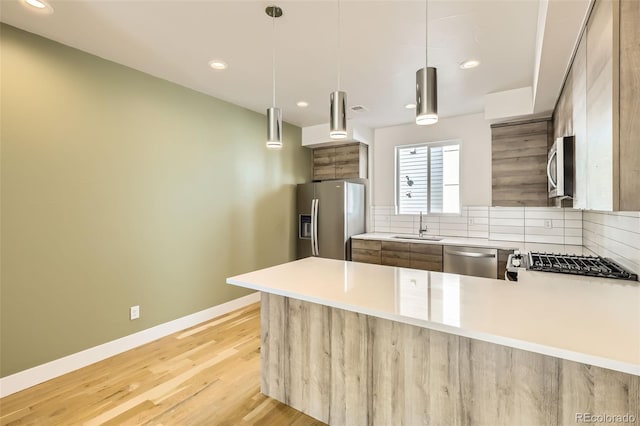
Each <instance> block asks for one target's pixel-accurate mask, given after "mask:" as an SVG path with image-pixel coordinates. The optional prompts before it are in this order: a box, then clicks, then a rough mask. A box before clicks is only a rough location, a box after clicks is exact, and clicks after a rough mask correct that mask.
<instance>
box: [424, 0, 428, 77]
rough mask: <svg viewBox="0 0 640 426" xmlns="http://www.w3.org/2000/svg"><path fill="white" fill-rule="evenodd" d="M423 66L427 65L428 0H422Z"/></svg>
mask: <svg viewBox="0 0 640 426" xmlns="http://www.w3.org/2000/svg"><path fill="white" fill-rule="evenodd" d="M424 67H425V68H427V67H429V0H424Z"/></svg>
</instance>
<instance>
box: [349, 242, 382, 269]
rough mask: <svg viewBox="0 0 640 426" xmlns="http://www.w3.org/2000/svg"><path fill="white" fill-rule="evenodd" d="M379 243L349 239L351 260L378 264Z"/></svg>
mask: <svg viewBox="0 0 640 426" xmlns="http://www.w3.org/2000/svg"><path fill="white" fill-rule="evenodd" d="M381 243H382V242H381V241H376V240H357V239H351V260H352V261H354V262H363V263H375V264H377V265H379V264H380V248H381Z"/></svg>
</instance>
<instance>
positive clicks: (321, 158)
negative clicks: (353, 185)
mask: <svg viewBox="0 0 640 426" xmlns="http://www.w3.org/2000/svg"><path fill="white" fill-rule="evenodd" d="M367 158H368V149H367V146H366V145H365V144H361V143H352V144H348V145H340V146H330V147H322V148H314V149H313V179H314V180H329V179H358V178H362V179H366V178H367V176H368V174H367V164H368V162H367Z"/></svg>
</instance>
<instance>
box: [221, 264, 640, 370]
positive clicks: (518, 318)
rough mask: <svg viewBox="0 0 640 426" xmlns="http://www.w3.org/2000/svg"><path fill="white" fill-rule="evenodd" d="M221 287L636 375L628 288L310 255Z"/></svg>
mask: <svg viewBox="0 0 640 426" xmlns="http://www.w3.org/2000/svg"><path fill="white" fill-rule="evenodd" d="M227 283H229V284H233V285H237V286H240V287H246V288H250V289H254V290H259V291H263V292H267V293H273V294H277V295H281V296H287V297H292V298H295V299H300V300H304V301H308V302H313V303H319V304H322V305H326V306H331V307H335V308H339V309H345V310H348V311H353V312H359V313H363V314H366V315H371V316H375V317H380V318H385V319H389V320H393V321H399V322H403V323H408V324H413V325H417V326H420V327H425V328H430V329H434V330H439V331H443V332H446V333H451V334H456V335H460V336H465V337H470V338H473V339H478V340H483V341H487V342H491V343H497V344H500V345H505V346H510V347H513V348H518V349H524V350H527V351H531V352H537V353H541V354H544V355H550V356H554V357H558V358H563V359H567V360H571V361H577V362H581V363H585V364H591V365H595V366H598V367H604V368H608V369H611V370H617V371H621V372H624V373H630V374H634V375H640V285H639V284H638V282H629V281H619V280H609V279H601V278H590V277H578V276H571V275H563V274H553V273H544V272H531V271H524V270H523V271H521V272H520V273H519V275H518V282H516V283H512V282H508V281H501V280H494V279H489V278H478V277H470V276H464V275H456V274H445V273H439V272H430V271H421V270H416V269H408V268H397V267H392V266H381V265H371V264H367V263H359V262H349V261H341V260H332V259H323V258H317V257H310V258H306V259H302V260H297V261H294V262H289V263H285V264H282V265H278V266H274V267H271V268H267V269H262V270H259V271H255V272H250V273H247V274H243V275H237V276H235V277H231V278H228V279H227Z"/></svg>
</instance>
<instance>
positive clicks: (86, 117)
mask: <svg viewBox="0 0 640 426" xmlns="http://www.w3.org/2000/svg"><path fill="white" fill-rule="evenodd" d="M0 31H1V34H0V36H1V37H0V38H1V45H0V55H1V57H0V62H1V70H0V71H1V74H0V76H1V77H0V78H1V87H0V90H1V93H0V95H1V104H0V108H1V109H0V114H1V115H0V119H1V134H0V135H1V139H2V140H1V143H2V145H1V146H2V151H1V154H2V156H1V191H2V193H1V202H2V205H1V226H2V228H1V244H2V246H1V249H2V259H1V260H2V264H1V280H2V282H1V333H2V334H1V353H0V356H1V358H0V363H1V369H0V376H3V377H4V376H7V375H9V374H12V373H15V372H18V371H21V370H24V369H27V368H30V367H33V366H35V365H39V364H42V363H44V362H47V361H51V360H54V359H57V358H59V357H62V356H65V355H69V354H72V353H75V352H77V351H80V350H83V349H86V348H89V347H92V346H95V345H98V344H101V343H105V342H108V341H110V340H113V339H116V338H119V337H122V336H126V335H128V334H131V333H134V332H137V331H140V330H143V329H145V328H149V327H152V326H154V325H157V324H161V323H164V322H167V321H170V320H173V319H175V318H179V317H182V316H184V315H188V314H191V313H193V312H197V311H200V310H202V309H206V308H208V307H211V306H214V305H217V304H220V303H223V302H226V301H229V300H231V299H234V298H237V297H240V296H243V295H245V294H248V293H249V292H248V291H245V290H242V289H239V288H237V287H232V286H228V285H226V284H225V278H226V277H228V276H231V275H234V274H238V273H242V272H247V271H250V270H254V269H258V268H262V267H266V266H269V265H274V264H278V263H282V262H286V261H288V260H291V259H293V258H294V257H295V245H294V244H295V225H294V208H295V207H294V201H295V185H296V184H297V183H300V182H304V181H308V180H309V179H310V176H311V170H310V153H309V150H307V149H306V148H302V147H301V130H300V128H298V127H294V126H291V125H285V128H284V144H285V148H284V149H283V150H282V151H279V152H278V151H275V152H274V151H267V150H266V148H265V146H264V142H265V136H266V128H265V126H266V119H265V116H263V115H260V114H257V113H255V112H251V111H249V110H246V109H243V108H240V107H238V106H235V105H232V104H229V103H226V102H223V101H220V100H218V99H215V98H212V97H210V96H206V95H203V94H201V93H198V92H195V91H192V90H189V89H186V88H184V87H181V86H178V85H176V84H173V83H169V82H167V81H164V80H161V79H158V78H154V77H151V76H149V75H147V74H144V73H141V72H138V71H135V70H132V69H130V68H127V67H124V66H121V65H118V64H115V63H112V62H109V61H106V60H103V59H100V58H98V57H95V56H92V55H89V54H86V53H83V52H81V51H79V50H75V49H72V48H69V47H66V46H63V45H61V44H58V43H55V42H52V41H51V40H47V39H44V38H41V37H38V36H35V35H33V34H29V33H26V32H23V31H21V30H18V29H15V28H13V27H10V26H7V25H2V26H1V27H0ZM138 304H139V305H140V307H141V319H140V320H137V321H129V318H128V315H129V307H130V306H132V305H138Z"/></svg>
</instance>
